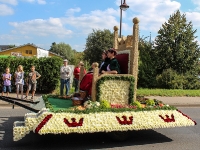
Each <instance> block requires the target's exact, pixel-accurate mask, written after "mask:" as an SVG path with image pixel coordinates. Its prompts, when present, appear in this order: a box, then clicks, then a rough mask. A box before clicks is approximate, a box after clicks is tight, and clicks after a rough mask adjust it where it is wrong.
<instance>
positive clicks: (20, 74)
mask: <svg viewBox="0 0 200 150" xmlns="http://www.w3.org/2000/svg"><path fill="white" fill-rule="evenodd" d="M15 85H16V93H17V98H19V91H21V99H23V85H24V71H23V66H22V65H19V66H18V67H17V71H16V72H15Z"/></svg>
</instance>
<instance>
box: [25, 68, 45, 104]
mask: <svg viewBox="0 0 200 150" xmlns="http://www.w3.org/2000/svg"><path fill="white" fill-rule="evenodd" d="M40 77H41V75H40V74H39V73H38V72H37V71H35V66H32V67H31V72H29V74H28V79H27V91H26V97H25V98H26V99H27V98H28V94H29V91H30V90H31V89H32V97H31V100H33V99H34V95H35V91H36V86H37V79H39V78H40Z"/></svg>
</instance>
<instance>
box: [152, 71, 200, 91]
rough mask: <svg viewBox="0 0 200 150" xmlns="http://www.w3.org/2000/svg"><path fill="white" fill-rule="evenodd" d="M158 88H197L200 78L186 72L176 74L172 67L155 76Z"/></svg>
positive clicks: (199, 85)
mask: <svg viewBox="0 0 200 150" xmlns="http://www.w3.org/2000/svg"><path fill="white" fill-rule="evenodd" d="M156 81H157V85H158V88H164V89H199V88H200V80H199V78H198V77H197V76H195V75H193V74H191V73H189V72H187V73H185V74H178V73H177V72H176V71H174V70H172V69H166V70H164V71H163V72H162V74H161V75H158V76H157V77H156Z"/></svg>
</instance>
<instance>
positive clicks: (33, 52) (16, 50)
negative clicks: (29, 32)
mask: <svg viewBox="0 0 200 150" xmlns="http://www.w3.org/2000/svg"><path fill="white" fill-rule="evenodd" d="M0 55H7V56H18V57H34V56H35V57H37V58H40V57H52V56H58V57H59V55H57V54H55V53H52V52H50V51H48V50H45V49H43V48H40V47H38V46H36V45H34V44H30V43H28V44H25V45H21V46H17V47H13V48H9V49H4V50H1V51H0Z"/></svg>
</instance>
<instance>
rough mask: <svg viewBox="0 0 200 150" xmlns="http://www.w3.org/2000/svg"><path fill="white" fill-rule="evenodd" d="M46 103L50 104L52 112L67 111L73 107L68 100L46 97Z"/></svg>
mask: <svg viewBox="0 0 200 150" xmlns="http://www.w3.org/2000/svg"><path fill="white" fill-rule="evenodd" d="M48 101H49V103H51V105H52V107H53V109H54V110H60V109H68V108H70V107H72V106H73V103H72V101H71V100H70V99H59V98H53V97H48Z"/></svg>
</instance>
